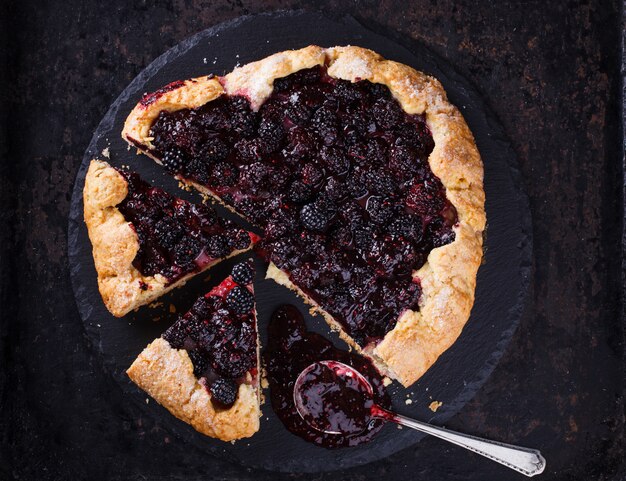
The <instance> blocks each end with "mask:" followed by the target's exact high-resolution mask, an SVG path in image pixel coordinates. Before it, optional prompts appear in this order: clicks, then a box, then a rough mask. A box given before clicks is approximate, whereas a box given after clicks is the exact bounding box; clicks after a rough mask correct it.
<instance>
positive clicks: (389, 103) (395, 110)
mask: <svg viewBox="0 0 626 481" xmlns="http://www.w3.org/2000/svg"><path fill="white" fill-rule="evenodd" d="M372 117H373V118H374V120H375V121H376V125H378V127H379V128H381V129H385V130H388V129H392V128H393V127H395V126H396V125H397V124H398V123H399V122H400V121H401V120H402V110H401V109H400V107H399V106H398V104H397V103H396V102H395V101H394V100H386V99H378V100H377V101H376V102H374V105H372Z"/></svg>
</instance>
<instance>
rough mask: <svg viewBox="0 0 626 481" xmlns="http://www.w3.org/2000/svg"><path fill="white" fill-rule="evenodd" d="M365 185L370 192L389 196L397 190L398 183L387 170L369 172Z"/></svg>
mask: <svg viewBox="0 0 626 481" xmlns="http://www.w3.org/2000/svg"><path fill="white" fill-rule="evenodd" d="M365 185H366V186H367V188H368V189H369V191H370V192H373V193H376V194H379V195H389V194H391V193H393V191H394V190H395V189H396V182H395V181H394V180H393V178H392V177H391V175H389V174H388V173H387V172H386V171H385V169H377V170H372V171H370V172H368V173H367V174H366V176H365Z"/></svg>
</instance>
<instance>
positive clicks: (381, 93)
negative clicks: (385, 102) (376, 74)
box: [365, 81, 391, 99]
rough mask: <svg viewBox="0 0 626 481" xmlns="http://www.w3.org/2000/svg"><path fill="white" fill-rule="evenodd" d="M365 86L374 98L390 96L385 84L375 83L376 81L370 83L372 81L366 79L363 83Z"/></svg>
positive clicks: (387, 97)
mask: <svg viewBox="0 0 626 481" xmlns="http://www.w3.org/2000/svg"><path fill="white" fill-rule="evenodd" d="M365 87H366V88H367V90H368V91H369V93H370V95H371V96H372V97H373V98H374V99H379V98H383V99H389V98H391V92H389V89H388V88H387V86H385V85H383V84H377V83H372V82H369V81H368V82H367V83H366V84H365Z"/></svg>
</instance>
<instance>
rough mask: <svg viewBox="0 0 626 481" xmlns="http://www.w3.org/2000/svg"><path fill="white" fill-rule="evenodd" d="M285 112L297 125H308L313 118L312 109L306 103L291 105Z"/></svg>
mask: <svg viewBox="0 0 626 481" xmlns="http://www.w3.org/2000/svg"><path fill="white" fill-rule="evenodd" d="M285 114H286V115H287V117H288V118H289V120H291V121H292V122H293V123H294V124H296V125H306V124H307V123H308V121H309V120H310V119H311V109H310V108H309V107H307V106H306V104H304V103H295V104H291V105H289V107H287V109H286V110H285Z"/></svg>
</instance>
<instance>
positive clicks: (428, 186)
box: [406, 180, 444, 216]
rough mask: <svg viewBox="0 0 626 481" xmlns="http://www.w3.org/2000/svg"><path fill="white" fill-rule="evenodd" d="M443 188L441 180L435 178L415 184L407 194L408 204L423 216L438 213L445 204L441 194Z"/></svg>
mask: <svg viewBox="0 0 626 481" xmlns="http://www.w3.org/2000/svg"><path fill="white" fill-rule="evenodd" d="M442 188H443V187H442V186H441V183H440V182H438V181H433V180H427V181H425V182H424V183H423V184H415V185H414V186H413V187H411V189H410V190H409V193H408V194H407V197H406V205H407V206H408V207H409V208H411V209H413V210H415V212H417V213H418V214H420V215H422V216H433V215H436V214H438V213H439V212H440V211H441V209H442V208H443V206H444V201H443V198H442V196H441V195H440V191H441V189H442Z"/></svg>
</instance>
